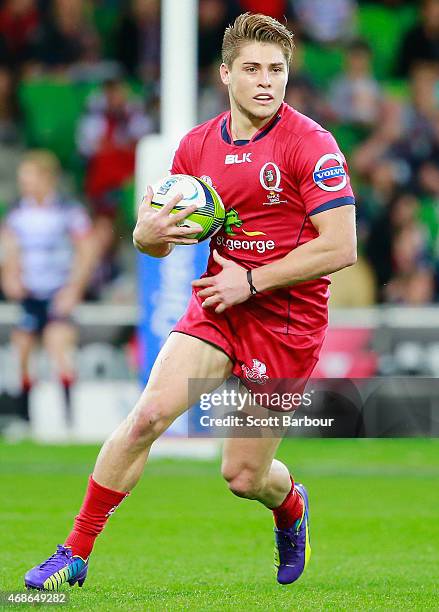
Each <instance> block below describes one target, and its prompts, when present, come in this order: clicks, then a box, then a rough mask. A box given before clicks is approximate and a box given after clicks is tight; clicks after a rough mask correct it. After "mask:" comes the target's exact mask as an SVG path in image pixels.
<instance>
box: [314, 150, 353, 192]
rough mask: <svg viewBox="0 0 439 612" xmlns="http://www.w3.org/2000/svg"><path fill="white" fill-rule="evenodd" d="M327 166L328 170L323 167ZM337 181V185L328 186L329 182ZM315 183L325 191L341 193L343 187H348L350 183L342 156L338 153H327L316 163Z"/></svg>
mask: <svg viewBox="0 0 439 612" xmlns="http://www.w3.org/2000/svg"><path fill="white" fill-rule="evenodd" d="M334 161H335V162H337V163H336V165H335V164H334V163H332V164H331V165H327V164H328V163H331V162H334ZM325 165H327V167H326V168H324V167H323V166H325ZM334 180H336V181H337V182H336V184H335V185H334V184H331V185H328V181H334ZM313 181H314V183H315V184H316V185H317V187H320V189H323V190H324V191H340V189H343V187H346V184H347V182H348V179H347V176H346V171H345V169H344V168H343V159H342V157H341V155H339V154H338V153H327V154H326V155H323V157H321V158H320V159H319V161H318V162H317V163H316V166H315V168H314V172H313Z"/></svg>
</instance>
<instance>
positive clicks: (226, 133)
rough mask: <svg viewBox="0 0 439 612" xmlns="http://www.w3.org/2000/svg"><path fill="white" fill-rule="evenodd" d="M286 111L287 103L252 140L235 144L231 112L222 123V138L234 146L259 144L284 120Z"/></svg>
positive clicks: (237, 141)
mask: <svg viewBox="0 0 439 612" xmlns="http://www.w3.org/2000/svg"><path fill="white" fill-rule="evenodd" d="M284 109H285V102H283V103H282V104H281V106H280V107H279V110H278V111H277V113H276V114H275V115H274V117H273V118H272V119H271V120H270V121H269V123H268V124H267V125H264V126H263V127H262V128H261V129H260V130H258V131H257V132H256V134H254V135H253V136H252V138H251V139H250V140H235V141H234V142H233V141H232V136H231V134H232V131H231V129H230V121H231V117H232V114H231V112H230V111H229V112H228V113H227V114H226V116H225V117H224V118H223V120H222V122H221V138H222V139H223V140H224V142H226V143H227V144H233V145H236V146H242V145H246V144H248V143H249V142H257V141H258V140H261V138H264V136H266V135H267V134H268V133H269V132H271V130H272V129H273V128H274V127H275V126H276V125H277V124H278V123H279V121H280V120H281V119H282V115H283V113H284Z"/></svg>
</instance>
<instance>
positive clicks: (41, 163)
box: [21, 149, 61, 180]
mask: <svg viewBox="0 0 439 612" xmlns="http://www.w3.org/2000/svg"><path fill="white" fill-rule="evenodd" d="M21 163H22V164H35V166H37V167H38V168H39V170H40V172H42V173H44V174H47V175H50V176H51V177H52V178H53V179H54V180H56V179H57V178H58V177H59V175H60V173H61V165H60V163H59V161H58V158H57V156H56V155H55V154H54V153H52V151H49V150H48V149H33V150H31V151H27V152H26V153H25V154H24V156H23V157H22V159H21Z"/></svg>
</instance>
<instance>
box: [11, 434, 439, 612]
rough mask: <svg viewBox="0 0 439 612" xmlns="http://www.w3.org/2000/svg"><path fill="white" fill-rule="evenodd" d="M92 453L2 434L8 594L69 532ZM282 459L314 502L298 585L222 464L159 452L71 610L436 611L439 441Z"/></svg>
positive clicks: (356, 443)
mask: <svg viewBox="0 0 439 612" xmlns="http://www.w3.org/2000/svg"><path fill="white" fill-rule="evenodd" d="M96 452H97V449H96V448H95V447H41V446H37V445H33V444H21V445H16V446H7V445H4V444H0V485H1V492H2V502H1V505H0V540H1V546H0V572H1V573H0V590H13V591H17V590H22V589H23V586H22V585H23V583H22V576H23V574H24V572H25V571H26V570H27V569H28V568H30V567H31V566H33V565H35V563H37V562H40V561H42V560H43V559H44V558H45V557H47V556H48V555H49V554H51V553H52V552H53V550H54V548H55V545H56V544H57V543H58V542H62V541H63V538H64V536H65V534H66V533H67V530H68V529H69V527H70V525H71V521H72V516H73V515H74V513H75V511H76V510H77V509H78V507H79V505H80V502H81V499H82V495H83V491H84V485H85V481H86V478H87V474H88V473H89V472H90V470H91V468H92V465H93V463H94V458H95V456H96ZM279 456H280V458H283V459H284V460H285V461H287V462H288V464H289V465H290V466H291V467H292V468H293V467H294V469H293V471H294V473H295V474H296V476H297V478H298V479H301V480H303V481H304V482H305V483H306V485H307V486H308V488H309V491H310V498H311V512H312V514H311V544H312V547H313V556H312V559H311V562H310V565H309V566H308V569H307V571H306V572H305V574H304V575H303V577H302V579H301V580H300V581H299V582H297V583H296V584H295V585H293V586H289V587H281V586H279V585H277V584H276V582H275V576H274V571H273V569H272V559H273V545H272V519H271V516H270V514H269V512H268V511H267V510H266V509H264V508H263V507H262V506H261V505H259V504H257V503H255V502H249V501H246V500H241V499H237V498H235V497H233V496H232V495H231V494H230V493H228V491H227V489H226V486H225V484H224V483H223V482H222V481H221V479H220V477H219V475H218V471H219V462H195V461H171V460H168V461H165V460H155V461H153V462H151V463H150V465H149V469H148V471H147V473H145V476H144V478H143V480H142V481H141V483H140V484H139V486H138V488H137V489H136V490H135V492H134V493H133V495H132V496H131V498H130V499H128V500H127V501H125V502H124V504H123V505H122V507H121V508H120V509H119V510H118V512H117V513H116V515H115V516H114V517H112V518H111V519H110V524H109V525H108V527H107V528H106V530H105V532H104V533H103V535H102V536H101V538H100V540H99V542H98V544H97V545H96V548H95V552H94V554H93V557H92V560H91V564H90V572H89V577H88V579H87V581H86V583H85V585H84V587H83V589H79V588H78V587H75V588H74V589H70V587H67V592H69V593H70V604H69V606H68V608H69V609H79V610H116V609H123V608H125V609H126V610H127V611H131V610H145V611H149V610H172V611H173V610H221V611H224V610H249V611H250V610H337V611H338V610H349V611H353V610H414V609H417V610H439V596H438V579H439V575H438V574H439V440H421V439H413V440H298V441H293V440H288V441H285V442H284V443H283V445H282V446H281V450H280V454H279ZM40 609H43V607H41V608H40Z"/></svg>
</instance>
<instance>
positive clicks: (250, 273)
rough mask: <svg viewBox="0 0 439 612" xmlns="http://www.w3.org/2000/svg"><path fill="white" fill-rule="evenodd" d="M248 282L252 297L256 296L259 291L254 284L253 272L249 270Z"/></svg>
mask: <svg viewBox="0 0 439 612" xmlns="http://www.w3.org/2000/svg"><path fill="white" fill-rule="evenodd" d="M247 282H248V284H249V285H250V293H251V295H256V294H257V293H259V291H258V290H257V289H256V287H255V286H254V284H253V278H252V271H251V270H247Z"/></svg>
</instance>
